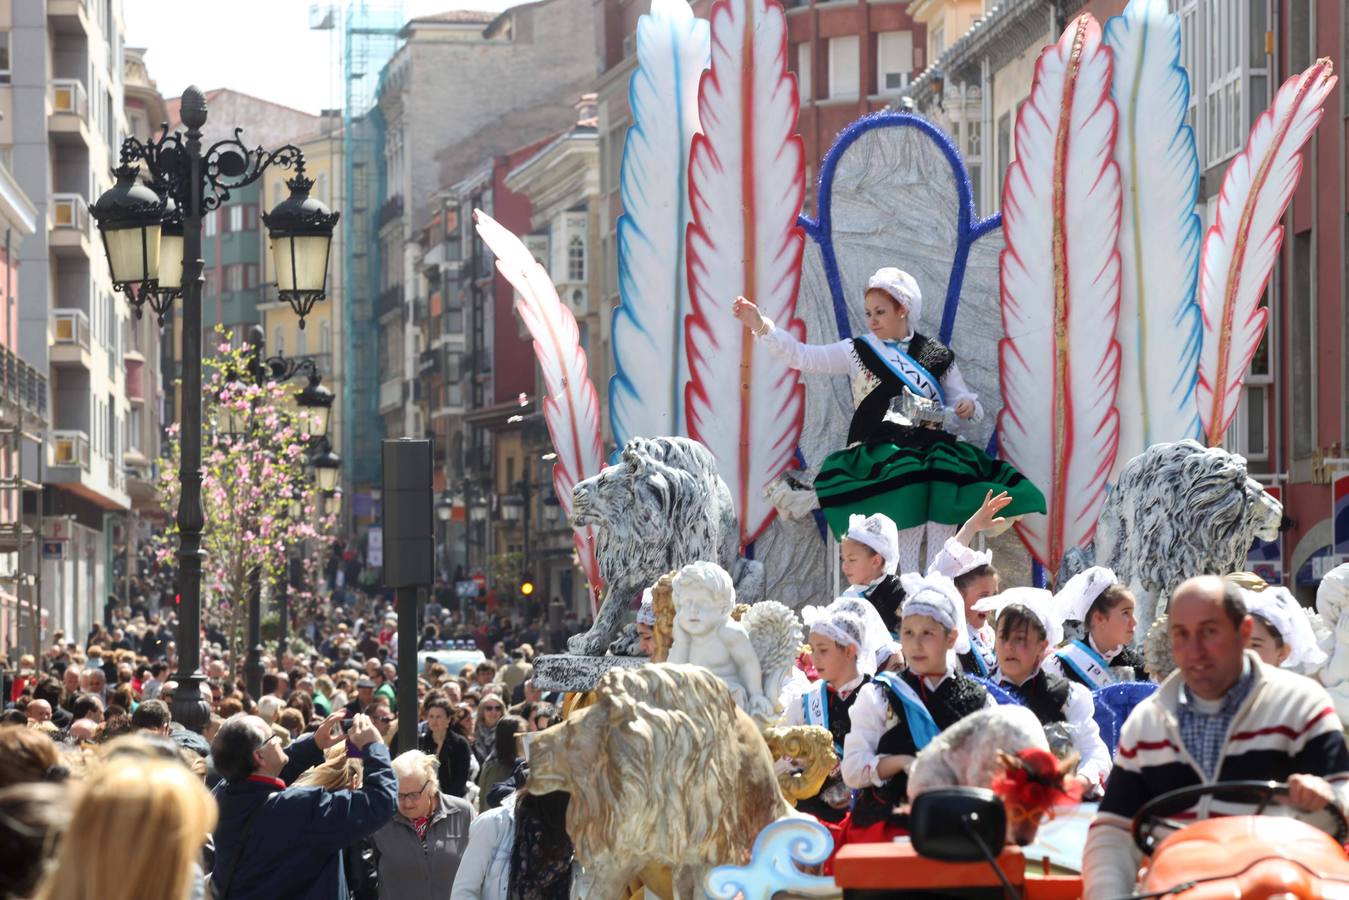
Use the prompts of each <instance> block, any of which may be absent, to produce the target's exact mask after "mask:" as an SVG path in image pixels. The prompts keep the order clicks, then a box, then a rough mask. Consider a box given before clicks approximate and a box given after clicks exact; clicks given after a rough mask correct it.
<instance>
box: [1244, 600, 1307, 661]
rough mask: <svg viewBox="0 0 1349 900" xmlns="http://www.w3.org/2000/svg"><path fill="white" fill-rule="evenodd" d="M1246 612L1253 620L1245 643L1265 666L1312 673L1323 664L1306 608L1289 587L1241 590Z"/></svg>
mask: <svg viewBox="0 0 1349 900" xmlns="http://www.w3.org/2000/svg"><path fill="white" fill-rule="evenodd" d="M1243 593H1244V595H1245V599H1246V612H1247V614H1249V615H1250V617H1251V620H1252V625H1251V637H1250V640H1249V641H1248V642H1247V644H1246V646H1247V647H1249V648H1250V649H1251V650H1254V651H1255V652H1256V654H1257V655H1258V656H1259V657H1260V659H1261V660H1262V661H1263V662H1264V663H1265V665H1268V666H1279V667H1282V668H1285V669H1294V670H1296V671H1299V672H1302V673H1304V674H1306V673H1311V672H1315V671H1316V670H1317V669H1319V668H1321V667H1322V666H1324V665H1325V663H1326V659H1327V656H1326V652H1325V651H1324V650H1322V649H1321V648H1320V647H1319V646H1318V645H1317V643H1316V633H1315V632H1314V631H1312V623H1311V620H1310V619H1308V618H1307V611H1306V610H1305V609H1303V607H1302V604H1300V603H1298V602H1297V598H1295V597H1294V596H1293V595H1292V593H1290V592H1289V590H1288V588H1285V587H1277V586H1276V587H1268V588H1265V590H1263V591H1249V590H1244V591H1243Z"/></svg>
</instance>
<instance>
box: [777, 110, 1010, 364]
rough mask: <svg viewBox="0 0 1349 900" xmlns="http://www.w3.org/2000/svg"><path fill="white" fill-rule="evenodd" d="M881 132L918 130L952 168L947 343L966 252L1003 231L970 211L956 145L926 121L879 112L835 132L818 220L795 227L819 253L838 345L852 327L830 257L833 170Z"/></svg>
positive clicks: (819, 193) (944, 321) (998, 219)
mask: <svg viewBox="0 0 1349 900" xmlns="http://www.w3.org/2000/svg"><path fill="white" fill-rule="evenodd" d="M880 128H917V129H918V130H919V131H921V132H922V133H923V134H925V135H926V136H927V137H928V138H929V139H931V140H932V142H933V143H935V144H936V145H937V147H938V149H940V150H941V152H942V155H943V156H945V157H946V161H947V163H948V164H949V165H950V166H951V176H952V178H953V179H954V181H955V185H956V194H957V198H958V206H959V212H958V215H959V220H958V222H957V223H956V234H957V241H956V251H955V256H954V258H953V259H952V262H951V277H950V279H949V280H948V281H947V287H946V302H945V305H943V307H942V318H941V328H940V330H939V331H938V338H937V339H938V340H940V341H941V342H942V343H944V344H949V343H950V341H951V332H952V331H954V330H955V324H956V313H957V312H958V311H959V308H960V289H961V286H962V285H963V283H964V281H965V263H966V261H967V260H968V259H969V253H970V247H971V246H972V245H973V244H974V242H975V241H977V240H979V238H981V237H983V236H984V235H986V234H988V233H989V232H991V231H994V230H996V229H998V228H1001V227H1002V213H1001V212H996V213H994V214H993V215H991V216H989V217H988V218H986V219H980V218H978V217H977V215H976V213H975V209H974V191H973V189H972V188H971V187H970V173H969V170H968V169H967V168H965V160H964V159H962V158H961V156H960V151H959V150H957V149H956V146H955V144H953V143H951V139H950V138H949V137H947V135H946V134H945V132H943V131H942V130H941V129H940V128H938V127H937V126H936V125H933V124H932V123H931V122H929V121H928V120H927V119H924V118H923V117H921V116H916V115H913V114H912V113H894V112H880V113H872V114H871V115H867V116H863V117H862V118H860V119H858V120H857V121H856V122H853V123H852V124H851V125H849V126H848V127H847V128H845V129H843V130H842V131H841V132H839V135H838V137H837V138H835V139H834V145H833V146H832V147H830V148H829V152H828V153H826V154H825V155H824V161H823V163H821V165H820V179H819V183H818V186H817V190H816V194H815V196H816V198H817V200H816V209H817V212H818V215H817V217H816V218H814V219H812V218H810V217H809V216H807V215H805V214H802V215H801V216H800V217H799V218H798V219H797V222H798V224H800V226H801V227H802V228H803V229H804V230H805V232H806V234H808V235H810V238H811V240H813V241H814V242H815V243H816V244H818V245H819V247H820V253H821V255H822V258H823V263H824V272H825V277H826V278H827V279H828V282H829V294H830V297H831V298H832V299H833V301H834V319H835V321H836V322H837V324H838V335H839V339H840V340H843V339H844V338H849V337H852V326H851V325H849V324H848V303H847V298H846V297H845V296H844V293H843V283H842V279H841V278H840V277H839V272H838V259H837V257H836V256H835V253H834V239H833V232H832V228H833V219H832V209H831V207H832V203H833V190H834V170H835V169H836V168H837V167H838V162H839V160H840V159H841V158H842V157H843V154H844V153H846V152H847V150H848V148H849V147H851V146H852V145H853V144H854V143H856V142H857V141H858V139H859V138H861V137H862V136H863V135H865V134H866V133H867V132H869V131H875V130H877V129H880Z"/></svg>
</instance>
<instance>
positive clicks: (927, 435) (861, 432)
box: [848, 331, 956, 445]
mask: <svg viewBox="0 0 1349 900" xmlns="http://www.w3.org/2000/svg"><path fill="white" fill-rule="evenodd" d="M853 352H854V353H856V354H857V359H858V361H859V362H861V363H862V365H863V367H865V368H866V370H867V371H868V372H870V373H871V374H872V375H874V376H876V378H878V379H880V384H879V385H878V386H877V387H876V388H875V390H873V391H872V392H871V393H870V394H867V395H866V396H865V397H863V398H862V402H861V403H859V404H858V405H857V410H856V411H855V412H854V413H853V420H852V426H851V427H850V428H849V429H848V443H849V444H856V443H859V442H863V443H866V442H878V441H894V442H896V443H900V444H901V445H909V444H915V443H916V444H929V443H931V442H933V441H934V440H940V439H941V436H942V435H943V434H945V433H944V432H942V431H940V430H934V429H931V428H913V427H911V426H904V425H900V424H898V423H896V422H886V421H884V419H885V414H886V413H887V412H888V411H889V409H890V401H891V400H892V399H893V398H895V397H898V396H899V395H900V394H901V393H903V392H904V391H905V390H906V388H905V386H904V382H902V381H900V380H899V377H898V376H897V375H895V373H894V372H893V371H891V369H890V367H889V366H888V365H886V364H885V362H884V361H883V360H881V358H880V357H879V356H878V355H877V354H876V351H875V350H873V349H872V347H871V345H870V344H869V343H868V342H866V341H864V340H862V339H861V338H854V339H853ZM908 355H909V356H910V357H911V358H912V359H913V361H914V362H916V363H918V364H919V365H920V366H922V367H923V368H924V369H926V370H927V371H928V374H930V375H931V376H932V377H933V378H935V379H937V380H938V381H940V380H941V377H942V376H943V375H945V374H946V370H947V369H949V368H951V365H952V364H953V363H954V362H955V360H956V356H955V354H954V353H952V352H951V350H950V348H948V347H947V346H945V345H944V344H942V343H941V342H940V341H934V340H932V339H931V338H929V337H927V336H926V335H922V334H919V333H918V332H916V331H915V332H914V334H913V338H912V339H911V340H910V341H909V353H908ZM948 437H949V436H948Z"/></svg>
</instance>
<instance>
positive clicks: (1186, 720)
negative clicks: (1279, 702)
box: [1178, 656, 1256, 780]
mask: <svg viewBox="0 0 1349 900" xmlns="http://www.w3.org/2000/svg"><path fill="white" fill-rule="evenodd" d="M1255 665H1256V664H1254V663H1252V662H1251V659H1250V657H1249V656H1246V657H1245V658H1244V660H1243V662H1242V670H1241V677H1240V678H1238V679H1237V683H1236V684H1235V685H1233V686H1232V689H1231V690H1230V691H1228V692H1227V694H1226V695H1225V696H1224V697H1223V699H1222V703H1221V704H1220V705H1219V706H1218V711H1217V712H1214V713H1205V712H1202V711H1200V710H1199V709H1198V708H1197V707H1196V706H1195V703H1194V702H1193V699H1194V698H1192V697H1191V696H1190V689H1189V688H1188V687H1187V686H1186V685H1185V684H1184V683H1182V684H1181V686H1180V708H1179V717H1178V718H1179V723H1178V724H1179V726H1180V738H1181V741H1182V742H1184V744H1185V749H1186V750H1188V751H1189V752H1190V755H1191V756H1192V757H1194V760H1195V762H1197V763H1198V764H1199V767H1200V769H1201V770H1202V772H1203V775H1204V777H1205V778H1206V779H1210V780H1211V779H1213V778H1214V777H1216V775H1217V769H1218V762H1219V761H1220V760H1221V759H1222V755H1223V749H1224V747H1225V745H1226V743H1227V732H1228V731H1229V730H1230V729H1231V726H1232V720H1233V719H1235V718H1236V716H1237V711H1238V710H1239V709H1240V708H1241V704H1242V703H1243V702H1245V700H1246V697H1247V696H1249V695H1250V693H1251V688H1252V687H1253V686H1254V685H1255Z"/></svg>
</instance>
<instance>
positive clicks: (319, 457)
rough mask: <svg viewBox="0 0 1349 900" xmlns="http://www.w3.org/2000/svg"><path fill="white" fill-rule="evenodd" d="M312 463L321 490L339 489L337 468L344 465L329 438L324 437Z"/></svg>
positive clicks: (315, 478)
mask: <svg viewBox="0 0 1349 900" xmlns="http://www.w3.org/2000/svg"><path fill="white" fill-rule="evenodd" d="M312 463H313V466H314V480H315V481H317V482H318V488H319V490H321V491H324V492H325V493H326V492H331V491H335V490H337V470H338V468H339V467H340V466H341V465H342V460H341V458H340V457H339V456H338V455H337V454H336V453H334V452H333V448H332V447H331V446H330V445H329V444H328V439H327V438H323V440H322V442H321V443H320V449H319V452H318V453H317V454H315V456H314V458H313V460H312Z"/></svg>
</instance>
